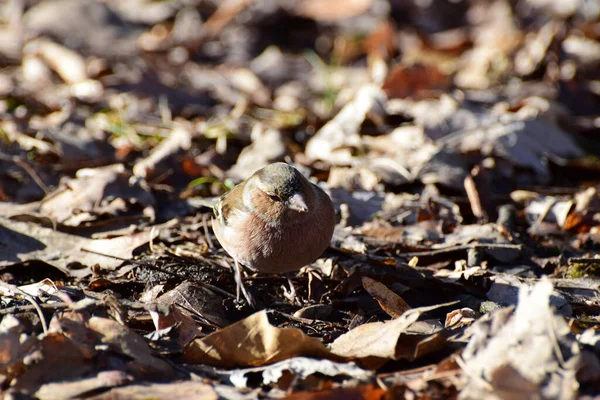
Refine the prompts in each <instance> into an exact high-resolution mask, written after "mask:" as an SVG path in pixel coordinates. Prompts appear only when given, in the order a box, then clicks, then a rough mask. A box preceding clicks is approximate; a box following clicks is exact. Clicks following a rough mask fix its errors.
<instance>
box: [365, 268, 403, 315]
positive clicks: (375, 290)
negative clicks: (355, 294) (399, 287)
mask: <svg viewBox="0 0 600 400" xmlns="http://www.w3.org/2000/svg"><path fill="white" fill-rule="evenodd" d="M362 284H363V287H364V288H365V290H366V291H367V292H369V294H370V295H371V296H373V297H374V298H375V300H377V302H378V303H379V305H380V306H381V308H382V309H383V311H385V312H386V313H387V314H388V315H389V316H390V317H392V318H398V317H400V316H401V315H402V314H404V313H405V312H406V311H408V310H410V308H411V307H410V306H409V305H408V303H407V302H406V301H404V299H403V298H402V297H400V296H398V295H397V294H396V293H394V292H393V291H392V290H390V289H388V288H387V287H386V286H385V285H384V284H383V283H381V282H378V281H376V280H375V279H371V278H369V277H367V276H363V278H362Z"/></svg>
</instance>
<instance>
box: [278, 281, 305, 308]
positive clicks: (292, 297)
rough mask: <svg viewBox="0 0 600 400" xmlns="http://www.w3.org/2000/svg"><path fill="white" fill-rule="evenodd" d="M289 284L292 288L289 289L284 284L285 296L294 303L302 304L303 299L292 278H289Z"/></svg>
mask: <svg viewBox="0 0 600 400" xmlns="http://www.w3.org/2000/svg"><path fill="white" fill-rule="evenodd" d="M287 281H288V284H289V285H290V290H289V291H288V290H287V288H286V287H285V285H282V288H283V297H285V298H286V299H288V300H289V301H290V303H292V304H293V305H298V306H302V301H301V300H300V297H298V294H297V292H296V287H295V286H294V282H292V280H291V279H290V278H287Z"/></svg>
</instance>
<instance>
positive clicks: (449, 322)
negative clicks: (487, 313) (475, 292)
mask: <svg viewBox="0 0 600 400" xmlns="http://www.w3.org/2000/svg"><path fill="white" fill-rule="evenodd" d="M476 318H477V313H476V312H475V311H473V310H471V309H470V308H466V307H465V308H460V309H458V310H454V311H452V312H449V313H448V314H446V322H445V323H444V328H452V329H455V328H461V327H463V326H468V325H471V324H472V323H473V322H474V321H475V319H476Z"/></svg>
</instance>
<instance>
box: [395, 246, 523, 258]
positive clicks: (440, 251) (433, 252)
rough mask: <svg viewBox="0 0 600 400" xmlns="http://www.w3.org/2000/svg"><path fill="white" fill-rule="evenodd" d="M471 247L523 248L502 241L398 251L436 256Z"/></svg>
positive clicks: (405, 255) (414, 254) (404, 255)
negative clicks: (417, 250) (418, 250)
mask: <svg viewBox="0 0 600 400" xmlns="http://www.w3.org/2000/svg"><path fill="white" fill-rule="evenodd" d="M470 249H507V250H522V249H523V246H521V245H520V244H502V243H473V244H464V245H460V246H452V247H444V248H441V249H435V250H428V251H420V252H410V253H398V254H397V255H398V256H399V257H407V258H408V257H424V256H425V257H426V256H435V255H439V254H445V253H452V252H455V251H463V250H470Z"/></svg>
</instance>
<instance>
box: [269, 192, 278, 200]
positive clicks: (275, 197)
mask: <svg viewBox="0 0 600 400" xmlns="http://www.w3.org/2000/svg"><path fill="white" fill-rule="evenodd" d="M267 196H269V198H270V199H271V200H273V201H281V198H280V197H279V196H277V195H276V194H275V193H267Z"/></svg>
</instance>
